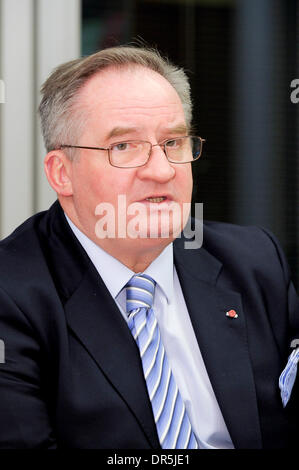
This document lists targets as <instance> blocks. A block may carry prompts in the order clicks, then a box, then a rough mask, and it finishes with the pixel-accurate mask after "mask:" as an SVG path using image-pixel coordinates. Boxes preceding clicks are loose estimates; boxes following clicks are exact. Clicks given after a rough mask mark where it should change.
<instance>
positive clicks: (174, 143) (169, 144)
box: [165, 138, 182, 148]
mask: <svg viewBox="0 0 299 470" xmlns="http://www.w3.org/2000/svg"><path fill="white" fill-rule="evenodd" d="M165 145H166V147H168V148H178V147H180V146H181V145H182V139H180V138H178V139H171V140H167V142H165Z"/></svg>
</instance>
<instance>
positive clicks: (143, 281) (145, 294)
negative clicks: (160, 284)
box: [126, 274, 156, 313]
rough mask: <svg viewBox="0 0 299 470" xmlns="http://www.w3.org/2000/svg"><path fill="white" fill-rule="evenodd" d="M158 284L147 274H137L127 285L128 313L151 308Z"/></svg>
mask: <svg viewBox="0 0 299 470" xmlns="http://www.w3.org/2000/svg"><path fill="white" fill-rule="evenodd" d="M155 286H156V282H155V281H154V280H153V279H152V278H151V277H150V276H148V275H147V274H136V275H135V276H133V277H132V278H131V279H130V280H129V282H128V283H127V285H126V294H127V312H128V313H130V312H131V311H132V310H134V309H136V308H151V307H152V305H153V300H154V292H155Z"/></svg>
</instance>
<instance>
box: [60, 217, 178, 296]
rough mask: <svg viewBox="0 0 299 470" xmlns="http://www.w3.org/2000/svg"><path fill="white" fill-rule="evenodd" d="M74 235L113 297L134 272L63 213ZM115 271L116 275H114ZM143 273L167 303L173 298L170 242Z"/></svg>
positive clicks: (171, 245) (171, 247)
mask: <svg viewBox="0 0 299 470" xmlns="http://www.w3.org/2000/svg"><path fill="white" fill-rule="evenodd" d="M64 215H65V217H66V220H67V221H68V223H69V225H70V227H71V229H72V231H73V232H74V235H75V236H76V237H77V239H78V240H79V242H80V243H81V245H82V246H83V248H84V250H85V251H86V253H87V254H88V256H89V258H90V259H91V261H92V263H93V264H94V266H95V268H96V269H97V271H98V273H99V274H100V276H101V278H102V279H103V281H104V283H105V285H106V287H107V288H108V290H109V292H110V294H111V295H112V297H113V298H114V299H115V298H116V297H117V295H118V294H119V292H120V291H121V290H122V289H123V288H124V286H125V285H126V284H127V283H128V282H129V280H130V279H131V277H132V276H134V274H136V273H134V272H133V271H132V270H131V269H129V268H128V267H127V266H125V265H124V264H123V263H121V262H120V261H118V260H117V259H116V258H114V257H113V256H111V255H109V254H108V253H107V252H106V251H105V250H103V248H101V247H100V246H99V245H96V244H95V243H94V242H93V241H92V240H91V239H90V238H88V237H87V236H86V235H85V234H84V233H83V232H81V230H79V229H78V227H76V225H75V224H74V223H73V222H72V221H71V220H70V219H69V217H68V216H67V215H66V214H64ZM115 273H117V276H116V275H115ZM144 273H145V274H148V275H149V276H151V277H152V278H153V279H154V280H155V281H156V283H157V284H158V285H159V287H160V288H161V289H162V291H163V293H164V294H165V296H166V298H167V302H168V303H169V302H170V301H171V299H172V298H173V244H172V243H170V244H169V245H167V247H166V248H164V250H163V251H162V253H160V255H159V256H158V257H157V258H156V259H155V260H154V261H153V262H152V263H151V264H150V265H149V266H148V267H147V268H146V270H145V271H144Z"/></svg>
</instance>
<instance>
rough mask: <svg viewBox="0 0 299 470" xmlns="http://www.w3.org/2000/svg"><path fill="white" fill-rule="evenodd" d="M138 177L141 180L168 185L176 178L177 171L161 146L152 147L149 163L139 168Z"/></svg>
mask: <svg viewBox="0 0 299 470" xmlns="http://www.w3.org/2000/svg"><path fill="white" fill-rule="evenodd" d="M138 176H139V178H140V179H152V180H155V181H157V182H158V183H166V182H167V181H169V180H171V179H172V178H173V177H174V176H175V169H174V167H173V165H172V164H171V163H170V162H169V161H168V160H167V158H166V155H165V153H164V150H163V149H162V148H161V147H160V145H153V146H152V151H151V154H150V157H149V159H148V162H147V163H146V165H144V166H141V167H139V172H138Z"/></svg>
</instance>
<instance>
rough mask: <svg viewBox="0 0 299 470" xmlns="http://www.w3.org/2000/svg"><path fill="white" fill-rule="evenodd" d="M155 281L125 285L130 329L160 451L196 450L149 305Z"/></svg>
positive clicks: (136, 280) (142, 279) (137, 277)
mask: <svg viewBox="0 0 299 470" xmlns="http://www.w3.org/2000/svg"><path fill="white" fill-rule="evenodd" d="M155 285H156V283H155V281H154V280H153V279H152V278H151V277H150V276H147V275H146V274H136V275H135V276H133V277H132V279H131V280H130V281H129V282H128V284H127V285H126V293H127V312H128V314H129V321H128V324H129V327H130V330H131V332H132V335H133V336H134V339H135V340H136V342H137V344H138V347H139V352H140V357H141V360H142V367H143V373H144V377H145V381H146V385H147V390H148V394H149V397H150V400H151V404H152V409H153V414H154V418H155V423H156V426H157V431H158V436H159V439H160V444H161V446H162V448H163V449H197V448H198V445H197V441H196V439H195V436H194V433H193V431H192V428H191V424H190V421H189V417H188V414H187V412H186V409H185V405H184V402H183V400H182V397H181V395H180V392H179V389H178V387H177V384H176V382H175V380H174V376H173V374H172V372H171V369H170V366H169V362H168V359H167V356H166V353H165V349H164V346H163V343H162V340H161V335H160V329H159V326H158V323H157V320H156V317H155V314H154V312H153V309H152V308H151V307H152V304H153V297H154V292H155Z"/></svg>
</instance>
